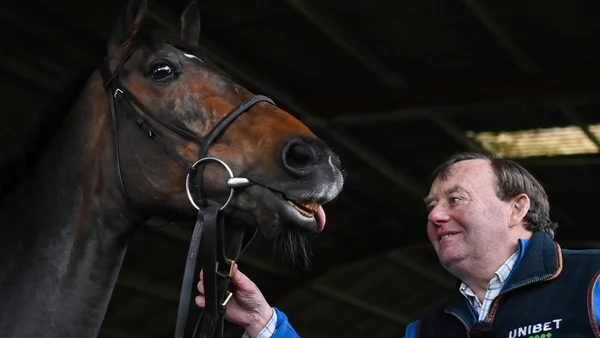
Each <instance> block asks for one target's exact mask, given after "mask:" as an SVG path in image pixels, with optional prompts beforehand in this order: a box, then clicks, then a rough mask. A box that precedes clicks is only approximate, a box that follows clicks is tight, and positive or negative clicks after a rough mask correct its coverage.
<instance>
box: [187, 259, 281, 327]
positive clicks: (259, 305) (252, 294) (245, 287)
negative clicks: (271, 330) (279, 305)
mask: <svg viewBox="0 0 600 338" xmlns="http://www.w3.org/2000/svg"><path fill="white" fill-rule="evenodd" d="M202 281H203V272H202V271H200V282H198V292H199V293H200V295H199V296H197V297H196V304H197V305H198V306H199V307H201V308H203V307H204V305H205V303H204V284H203V282H202ZM229 285H230V290H231V291H232V293H233V296H232V297H231V299H230V300H229V302H228V303H227V312H226V313H225V319H226V320H227V321H229V322H231V323H233V324H237V325H240V326H242V327H243V328H244V329H245V330H246V332H247V333H248V334H249V335H250V337H256V336H257V335H258V334H259V333H260V331H262V329H263V328H264V327H265V326H266V325H267V323H268V322H269V320H270V319H271V317H272V316H273V309H272V308H271V306H270V305H269V303H267V300H266V299H265V297H264V296H263V294H262V293H261V292H260V290H259V289H258V287H257V286H256V284H254V282H252V281H251V280H250V279H249V278H248V277H246V275H244V274H243V273H242V272H240V271H239V270H238V268H237V264H236V265H235V267H234V271H233V275H232V276H231V282H230V284H229Z"/></svg>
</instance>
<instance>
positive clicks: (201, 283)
mask: <svg viewBox="0 0 600 338" xmlns="http://www.w3.org/2000/svg"><path fill="white" fill-rule="evenodd" d="M197 287H198V292H200V293H201V294H204V283H203V282H202V281H199V282H198V285H197Z"/></svg>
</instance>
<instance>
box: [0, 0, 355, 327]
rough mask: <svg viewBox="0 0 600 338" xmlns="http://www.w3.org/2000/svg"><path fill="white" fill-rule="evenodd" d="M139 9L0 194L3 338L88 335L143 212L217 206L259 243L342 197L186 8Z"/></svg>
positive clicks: (299, 228) (332, 173) (290, 127)
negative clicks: (157, 16)
mask: <svg viewBox="0 0 600 338" xmlns="http://www.w3.org/2000/svg"><path fill="white" fill-rule="evenodd" d="M146 11H147V3H146V0H131V1H129V2H128V3H127V5H126V6H125V7H124V9H123V10H122V11H121V13H120V14H119V18H118V20H117V22H116V24H115V25H114V28H113V30H112V34H111V35H110V38H109V39H108V42H107V49H106V50H107V51H106V56H105V59H104V63H103V64H102V65H101V66H100V67H97V68H96V69H95V70H94V71H93V72H92V73H91V74H89V77H88V78H87V82H86V83H85V85H84V86H83V87H82V88H80V93H79V95H78V96H77V99H76V101H75V102H74V103H73V105H72V107H71V108H70V109H69V110H68V111H66V112H65V114H64V115H65V117H64V118H65V120H64V122H63V123H62V124H61V125H60V130H58V131H57V133H56V136H55V137H54V138H53V139H52V140H49V141H48V144H47V149H45V151H44V153H43V155H42V156H40V158H39V159H38V160H37V161H36V163H35V166H33V164H32V166H33V168H32V170H31V173H30V174H28V175H27V176H26V177H24V178H23V181H22V182H21V183H20V184H19V185H18V186H17V187H15V188H14V189H13V190H12V191H11V192H10V194H9V195H8V196H7V197H6V198H5V201H4V202H3V205H2V209H1V210H0V234H1V235H0V260H1V263H0V332H1V335H2V337H3V338H11V337H19V338H26V337H48V338H53V337H56V338H58V337H60V338H67V337H77V338H81V337H96V336H97V335H98V333H99V330H100V327H101V323H102V321H103V318H104V316H105V313H106V310H107V307H108V304H109V301H110V297H111V293H112V290H113V288H114V286H115V283H116V280H117V277H118V273H119V270H120V268H121V266H122V262H123V258H124V255H125V253H126V250H127V245H128V243H129V242H130V240H131V239H132V237H133V236H134V235H135V233H136V232H137V231H138V230H139V229H140V227H141V226H142V224H143V222H144V221H145V220H147V219H149V218H150V217H153V216H159V217H161V218H164V219H167V220H191V221H193V220H195V219H201V218H202V212H203V211H204V212H207V210H216V211H218V212H219V215H224V216H223V217H226V219H227V220H228V222H229V220H231V222H229V223H227V224H238V223H239V224H243V225H244V226H245V227H247V228H254V229H258V230H255V231H257V232H258V233H260V234H261V235H262V236H266V237H268V238H274V237H277V236H279V235H281V234H286V233H289V232H295V233H300V234H305V233H315V232H320V231H322V230H323V227H324V226H325V212H324V210H323V207H322V206H323V205H324V204H326V203H328V202H330V201H332V200H333V199H335V198H336V197H337V196H338V195H339V193H340V192H341V191H342V188H343V184H344V177H343V173H342V169H341V163H340V159H339V157H338V156H337V155H336V154H335V153H334V152H333V151H332V150H331V149H330V148H329V147H328V146H327V145H326V143H325V142H324V141H323V140H321V139H320V138H318V137H317V136H316V135H315V134H314V133H313V132H312V131H311V130H310V129H309V128H308V127H307V126H306V125H304V124H303V123H301V122H300V121H299V120H298V119H296V118H295V117H293V116H292V115H291V114H290V113H288V112H286V111H284V110H283V109H281V108H279V107H277V106H276V105H275V103H274V102H273V101H272V100H271V99H269V98H268V97H266V96H260V95H254V94H253V93H251V92H250V91H249V90H247V89H246V88H244V87H242V86H241V85H239V84H238V83H236V82H234V81H233V80H232V79H231V78H230V77H229V76H228V75H227V74H226V73H225V72H224V71H223V70H222V69H220V68H219V67H218V66H217V65H216V64H215V63H213V62H212V61H211V60H210V59H209V58H208V56H207V55H206V53H205V52H204V51H203V48H202V46H201V45H200V44H199V38H200V16H199V11H198V6H197V4H196V3H195V2H193V1H192V2H191V3H190V4H189V5H188V6H187V7H186V8H185V10H184V11H183V12H182V14H181V16H180V20H179V21H180V22H179V23H178V24H177V25H175V26H177V27H178V29H177V31H176V32H171V31H165V30H151V29H145V27H144V26H143V25H142V23H143V21H144V17H145V14H146ZM234 192H235V193H234ZM203 206H204V207H203ZM211 208H212V209H211ZM221 219H223V218H221ZM205 221H206V220H205ZM236 222H237V223H236ZM219 224H220V223H219ZM228 228H229V226H228ZM218 231H222V229H221V230H219V229H218ZM227 231H229V230H227ZM203 243H204V242H203ZM186 305H187V304H186Z"/></svg>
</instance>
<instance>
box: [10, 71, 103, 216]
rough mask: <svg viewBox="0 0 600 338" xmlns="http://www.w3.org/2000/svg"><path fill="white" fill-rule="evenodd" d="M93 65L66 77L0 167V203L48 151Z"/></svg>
mask: <svg viewBox="0 0 600 338" xmlns="http://www.w3.org/2000/svg"><path fill="white" fill-rule="evenodd" d="M96 66H97V65H84V66H82V67H80V68H78V69H77V70H75V71H74V72H72V73H71V74H70V76H69V79H68V80H67V82H66V83H65V84H64V85H63V86H62V87H61V89H60V90H59V91H58V92H57V93H56V94H54V95H52V97H51V98H50V100H49V102H48V105H47V106H46V109H44V111H43V112H41V114H40V115H39V116H40V119H39V120H38V122H37V123H36V124H35V126H34V127H33V128H32V130H31V133H30V136H29V137H28V138H27V139H26V140H25V142H24V144H23V147H22V148H21V151H20V152H19V154H17V155H16V156H14V157H13V158H11V159H9V160H8V161H7V162H6V163H4V164H3V165H2V166H1V167H0V206H1V205H2V204H3V203H4V201H5V199H6V197H7V196H8V195H9V194H10V193H11V192H12V191H13V190H14V189H15V188H16V187H17V186H18V185H20V183H22V182H23V181H24V180H25V178H27V177H29V175H31V174H32V172H33V170H34V168H35V167H36V166H37V165H38V161H39V159H40V158H41V157H42V155H43V154H44V153H45V152H46V151H47V150H48V148H49V146H50V145H51V144H52V140H53V139H54V138H55V137H56V136H57V135H58V133H59V132H60V131H61V130H62V126H63V124H64V121H65V120H66V117H67V115H68V114H69V113H70V112H71V110H72V108H73V106H74V105H75V102H76V101H77V99H78V98H79V95H80V94H81V91H82V90H83V88H84V86H85V84H86V82H87V81H88V79H89V77H90V76H91V74H92V72H93V71H94V69H95V68H97V67H96Z"/></svg>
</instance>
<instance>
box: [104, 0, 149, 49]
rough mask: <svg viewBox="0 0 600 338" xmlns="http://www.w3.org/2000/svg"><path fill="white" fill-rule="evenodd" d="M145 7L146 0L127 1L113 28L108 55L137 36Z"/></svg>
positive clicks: (144, 14)
mask: <svg viewBox="0 0 600 338" xmlns="http://www.w3.org/2000/svg"><path fill="white" fill-rule="evenodd" d="M147 6H148V3H147V1H146V0H129V2H128V3H127V6H126V7H125V9H124V10H123V11H122V12H121V14H120V15H119V18H118V19H117V23H116V24H115V26H114V28H113V32H112V36H111V37H110V39H109V42H108V52H109V54H112V53H114V52H116V51H118V50H119V49H121V48H123V47H124V46H125V45H127V44H128V43H129V42H130V41H131V39H133V37H134V36H135V35H136V34H137V32H138V31H139V29H140V26H141V25H142V21H143V19H144V16H146V9H147Z"/></svg>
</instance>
